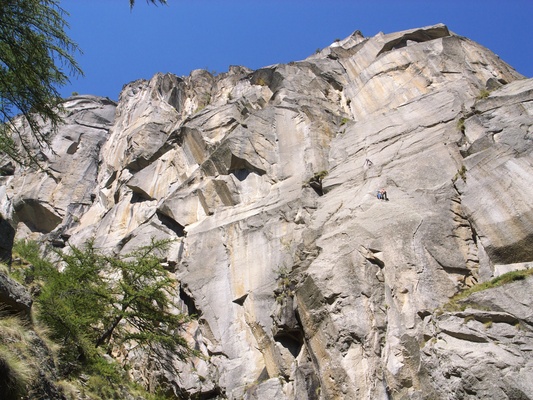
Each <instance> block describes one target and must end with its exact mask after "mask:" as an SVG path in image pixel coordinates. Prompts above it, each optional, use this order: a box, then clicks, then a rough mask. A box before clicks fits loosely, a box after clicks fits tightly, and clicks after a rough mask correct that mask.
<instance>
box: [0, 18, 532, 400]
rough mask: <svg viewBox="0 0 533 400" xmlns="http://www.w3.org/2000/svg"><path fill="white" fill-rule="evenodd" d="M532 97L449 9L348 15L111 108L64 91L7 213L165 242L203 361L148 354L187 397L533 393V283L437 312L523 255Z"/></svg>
mask: <svg viewBox="0 0 533 400" xmlns="http://www.w3.org/2000/svg"><path fill="white" fill-rule="evenodd" d="M532 104H533V80H526V79H523V77H522V76H520V75H519V74H517V73H516V72H515V71H514V70H513V69H512V68H510V67H509V66H507V65H506V64H505V63H503V62H502V61H501V60H499V59H498V57H497V56H495V55H494V54H493V53H491V52H490V51H488V50H487V49H485V48H482V47H481V46H479V45H477V44H476V43H473V42H471V41H469V40H468V39H465V38H462V37H459V36H457V35H455V34H453V33H451V32H449V31H448V29H447V27H446V26H444V25H436V26H431V27H426V28H420V29H414V30H410V31H404V32H399V33H394V34H387V35H384V34H379V35H377V36H375V37H372V38H364V37H363V36H362V35H361V34H360V33H359V32H355V33H354V34H353V35H352V36H350V37H348V38H346V39H345V40H342V41H338V42H335V43H334V44H332V45H331V46H330V47H328V48H326V49H324V50H322V51H321V52H320V53H318V54H315V55H313V56H312V57H309V58H308V59H306V60H304V61H299V62H293V63H289V64H287V65H273V66H269V67H265V68H262V69H259V70H257V71H251V70H248V69H246V68H244V67H231V68H230V70H229V71H228V72H227V73H224V74H220V75H218V76H212V75H211V74H209V73H208V72H206V71H193V72H192V73H191V75H190V76H188V77H184V78H178V77H176V76H173V75H169V74H167V75H162V74H158V75H156V76H154V77H153V78H152V79H151V80H150V81H136V82H133V83H130V84H128V85H126V86H125V88H124V89H123V91H122V93H121V96H120V99H119V102H118V105H116V110H115V104H113V103H112V102H110V101H107V100H105V99H100V98H94V97H86V96H83V97H76V98H71V99H69V100H67V102H66V104H65V108H66V110H67V116H66V121H67V122H66V125H65V126H64V127H62V128H61V129H60V131H59V132H58V134H57V136H56V137H55V138H54V142H53V149H54V150H55V153H50V154H49V155H47V157H48V158H47V163H48V166H49V170H50V172H49V173H48V174H44V173H38V172H35V171H27V170H20V169H16V170H15V171H14V172H13V173H12V174H10V175H7V176H3V177H1V178H0V179H2V181H1V183H2V185H3V186H2V187H1V188H0V195H1V196H2V197H1V199H0V210H1V212H2V218H3V219H5V220H6V221H9V222H10V223H11V225H12V226H13V227H14V228H15V229H16V238H27V237H30V238H35V239H39V240H43V241H47V240H48V241H51V242H52V244H54V245H56V246H63V245H65V243H66V242H68V243H71V244H75V245H80V244H82V243H83V242H85V241H86V240H87V239H89V238H92V237H94V238H95V239H96V244H97V245H98V246H100V247H101V248H103V249H105V250H106V251H109V252H115V253H120V252H127V251H129V250H131V249H132V248H134V247H136V246H138V245H141V244H144V243H146V241H148V240H150V238H151V237H156V238H163V237H171V238H175V239H176V241H175V246H174V247H173V248H172V249H171V251H170V252H169V254H168V260H167V261H168V262H169V264H171V265H174V266H175V274H176V276H177V278H178V279H179V281H180V284H181V289H180V293H181V296H180V299H176V301H177V302H180V303H181V305H182V308H183V310H184V311H188V312H191V313H195V314H197V315H198V316H199V318H198V321H197V322H195V323H194V324H192V325H191V327H190V335H191V340H195V341H196V346H197V348H199V349H200V350H201V351H202V352H203V353H204V354H205V356H206V357H205V358H204V359H197V360H191V361H190V362H189V363H182V362H178V361H177V360H175V361H174V362H172V363H163V362H162V361H161V360H153V363H154V365H155V366H156V369H158V370H159V372H160V374H161V379H163V380H165V381H166V382H168V383H169V384H170V386H171V387H172V388H173V389H174V391H175V392H176V393H181V395H184V393H187V395H189V396H199V397H201V398H230V399H240V398H245V399H266V398H280V399H282V398H286V399H316V398H321V399H344V398H350V399H387V398H394V399H408V398H410V399H423V398H427V399H434V398H464V399H470V398H471V399H474V398H480V397H479V396H481V397H485V398H490V397H492V398H533V388H532V387H531V386H528V385H529V383H528V382H527V379H526V378H525V377H526V376H530V375H531V374H532V373H533V359H532V358H531V354H530V353H531V352H530V350H531V345H532V344H533V342H532V335H533V334H532V332H531V321H530V320H531V315H530V313H529V312H528V311H527V307H529V306H531V303H532V299H531V298H530V297H531V296H529V297H527V296H526V297H527V298H526V299H525V300H524V299H520V298H517V297H516V296H515V297H512V298H507V297H506V292H505V291H504V290H499V291H497V290H493V291H491V292H490V293H488V292H487V293H485V294H484V296H485V297H484V298H483V299H482V300H479V301H478V300H476V301H472V303H471V304H470V303H468V305H469V306H471V308H470V309H468V310H469V311H468V310H467V311H462V312H447V313H444V314H440V313H436V312H435V310H436V309H438V308H439V307H442V306H443V305H444V304H445V303H446V302H447V301H448V299H449V298H450V297H451V296H453V295H454V294H456V293H457V292H459V291H460V290H462V289H465V288H467V287H470V286H472V285H474V284H475V283H476V282H481V281H486V280H488V279H490V278H492V277H494V276H497V275H499V274H501V273H503V272H506V271H509V270H512V269H517V268H529V267H531V266H533V246H532V244H533V207H532V205H531V204H532V203H531V201H530V199H531V197H532V196H533V192H532V191H533V189H532V187H531V185H530V184H529V183H530V182H531V181H532V179H533V154H532V149H533V146H532V144H533V127H532V125H533V108H532V107H533V106H532ZM380 188H384V189H386V191H387V194H388V199H389V200H388V201H387V200H378V199H377V198H376V191H377V190H379V189H380ZM519 285H521V286H520V290H521V291H522V292H523V293H524V294H526V293H527V292H528V290H529V291H531V286H532V281H531V279H528V280H524V281H521V282H520V283H519ZM512 290H514V289H512ZM502 302H503V303H502ZM483 304H485V306H483ZM524 305H525V306H524ZM472 307H473V308H472ZM476 307H478V309H476ZM484 307H485V308H484ZM524 307H526V308H524ZM487 309H490V310H492V311H486V310H487ZM517 309H519V310H522V311H520V312H518V311H517ZM465 321H466V322H465ZM487 321H491V324H492V325H491V327H490V328H487V327H486V323H487ZM484 324H485V325H484ZM483 327H485V328H483ZM484 329H485V330H484ZM480 361H481V362H480ZM135 373H136V374H138V376H139V377H140V379H143V377H145V376H146V374H147V373H148V372H147V371H145V370H143V369H142V368H139V369H138V370H136V371H135ZM454 396H458V397H454ZM506 396H507V397H506Z"/></svg>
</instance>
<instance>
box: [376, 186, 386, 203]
mask: <svg viewBox="0 0 533 400" xmlns="http://www.w3.org/2000/svg"><path fill="white" fill-rule="evenodd" d="M377 197H378V199H379V200H387V201H389V198H388V197H387V191H386V190H385V189H383V188H381V189H379V190H378V196H377Z"/></svg>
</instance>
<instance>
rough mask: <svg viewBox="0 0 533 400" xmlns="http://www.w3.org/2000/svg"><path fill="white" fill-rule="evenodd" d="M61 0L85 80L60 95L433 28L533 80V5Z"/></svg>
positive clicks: (478, 0) (514, 1) (522, 1)
mask: <svg viewBox="0 0 533 400" xmlns="http://www.w3.org/2000/svg"><path fill="white" fill-rule="evenodd" d="M136 3H137V4H136V5H135V7H134V8H133V10H131V11H130V9H129V1H128V0H62V1H61V6H62V7H63V8H64V9H65V10H66V11H67V12H68V13H69V14H70V16H67V18H66V19H67V21H68V22H69V24H70V29H69V30H68V33H69V36H70V37H71V38H72V39H73V40H74V41H75V42H76V43H78V45H79V46H80V47H81V49H82V50H83V54H82V55H78V56H77V60H78V62H79V63H80V65H81V67H82V69H83V70H84V72H85V77H79V78H73V79H72V80H71V84H70V85H68V86H65V87H63V88H61V89H60V92H61V94H62V95H63V96H65V97H66V96H69V95H71V93H72V92H78V93H80V94H94V95H98V96H107V97H110V98H111V99H114V100H116V99H118V95H119V93H120V90H121V88H122V86H123V85H124V84H126V83H128V82H131V81H133V80H136V79H140V78H145V79H149V78H151V77H152V76H153V75H154V74H155V73H157V72H171V73H174V74H176V75H178V76H183V75H189V73H190V71H192V70H194V69H197V68H205V69H208V70H209V71H216V72H218V73H220V72H225V71H227V70H228V67H229V66H230V65H244V66H246V67H248V68H252V69H257V68H261V67H264V66H267V65H271V64H276V63H287V62H289V61H297V60H302V59H304V58H306V57H307V56H309V55H311V54H313V53H314V52H315V51H316V49H317V48H322V47H326V46H328V45H330V44H331V43H332V42H333V41H334V40H335V39H343V38H345V37H347V36H349V35H350V34H351V33H352V32H353V31H355V30H360V31H361V32H362V33H363V35H365V36H367V37H368V36H373V35H375V34H377V33H378V32H384V33H390V32H396V31H400V30H405V29H411V28H417V27H422V26H427V25H433V24H436V23H439V22H442V23H445V24H446V25H448V27H449V28H450V30H452V31H453V32H455V33H457V34H459V35H461V36H466V37H468V38H470V39H472V40H474V41H476V42H478V43H480V44H482V45H483V46H485V47H487V48H489V49H490V50H492V51H493V52H495V53H496V54H498V55H499V56H500V58H502V59H503V60H504V61H506V62H507V63H509V64H510V65H511V66H512V67H514V68H515V69H516V70H517V71H518V72H520V73H521V74H523V75H525V76H526V77H533V34H532V30H533V0H462V1H456V0H367V1H358V0H322V1H319V0H168V5H167V6H154V5H147V4H146V1H145V0H136Z"/></svg>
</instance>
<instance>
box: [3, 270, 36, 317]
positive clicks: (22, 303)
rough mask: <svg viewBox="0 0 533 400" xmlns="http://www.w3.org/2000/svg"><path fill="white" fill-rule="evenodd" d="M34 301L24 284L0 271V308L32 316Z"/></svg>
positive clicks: (4, 310)
mask: <svg viewBox="0 0 533 400" xmlns="http://www.w3.org/2000/svg"><path fill="white" fill-rule="evenodd" d="M32 303H33V300H32V298H31V296H30V294H29V293H28V291H27V290H26V288H25V287H24V286H22V285H21V284H20V283H18V282H17V281H15V280H13V279H11V278H10V277H9V276H7V275H6V274H5V273H3V272H0V310H2V311H3V312H9V313H14V314H19V315H21V316H22V317H24V318H30V313H31V305H32Z"/></svg>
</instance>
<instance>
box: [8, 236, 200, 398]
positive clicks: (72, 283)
mask: <svg viewBox="0 0 533 400" xmlns="http://www.w3.org/2000/svg"><path fill="white" fill-rule="evenodd" d="M169 243H170V242H169V241H152V242H151V243H150V244H149V245H148V246H144V247H141V248H139V249H137V250H135V251H133V252H132V253H130V254H128V255H126V256H124V257H111V256H106V255H104V254H102V253H100V252H99V251H98V250H97V249H96V248H95V247H94V245H93V243H92V242H88V243H87V244H86V245H85V246H84V247H83V248H77V247H71V248H69V250H68V252H63V251H57V252H55V254H56V255H57V256H58V261H59V264H60V265H62V268H61V271H60V270H58V268H57V266H58V263H57V262H56V263H54V262H52V261H51V260H50V259H43V258H41V257H40V256H39V254H38V247H37V245H36V244H35V243H33V242H18V243H16V245H15V252H16V254H17V256H18V257H20V258H23V259H25V260H27V263H25V264H24V265H27V268H25V269H23V270H22V271H21V270H20V269H19V271H18V275H19V279H20V278H23V280H24V281H26V282H31V285H32V291H33V292H34V293H35V301H36V312H35V313H34V319H35V323H36V324H44V325H46V327H47V328H48V329H49V333H48V334H47V336H49V337H50V338H51V339H53V341H54V342H56V343H58V344H59V349H58V351H57V353H56V354H57V361H58V370H59V376H60V378H61V379H63V380H64V382H76V381H78V382H79V379H80V378H83V379H82V380H84V381H85V384H84V386H85V387H86V388H87V390H88V392H90V393H92V394H93V395H96V396H97V397H96V398H116V396H119V397H120V395H119V393H120V391H121V390H124V386H125V385H126V386H128V387H133V386H132V385H133V384H132V383H130V382H128V377H127V373H126V369H127V368H126V369H124V368H123V366H121V365H119V364H118V363H116V362H114V361H111V358H109V357H107V354H112V353H114V352H116V351H119V350H120V349H121V348H123V346H124V345H126V344H128V345H129V346H130V348H132V347H134V348H138V349H143V350H144V351H147V352H154V353H155V354H156V355H157V354H163V352H164V351H165V350H168V351H171V352H172V353H173V354H177V355H179V356H180V357H182V358H185V357H187V356H188V355H190V354H193V353H194V351H193V350H192V349H190V348H189V347H188V345H187V343H186V342H185V339H184V338H183V337H182V336H181V335H180V328H181V327H182V326H183V324H184V323H186V322H187V321H189V320H190V317H189V316H187V315H184V314H182V313H180V312H178V311H177V310H176V309H175V308H173V305H172V302H171V295H173V290H174V288H175V283H176V282H175V281H174V280H173V279H172V278H171V277H170V276H169V273H168V272H167V271H166V270H165V269H164V268H163V267H162V265H161V263H160V258H159V254H160V252H161V251H162V250H164V249H165V248H166V247H167V246H168V245H169ZM0 344H1V343H0ZM0 350H1V346H0ZM0 355H1V354H0ZM2 359H7V356H6V357H4V358H2ZM0 361H1V360H0ZM123 363H124V366H125V367H127V359H126V360H123ZM11 365H13V366H15V367H16V365H15V364H13V363H11ZM12 369H13V370H14V371H15V372H16V371H18V369H14V368H12ZM19 375H20V376H22V377H24V376H25V375H21V374H19ZM17 381H18V382H23V383H24V382H26V381H27V379H22V378H20V379H18V380H17ZM75 386H76V385H75ZM64 387H69V384H65V385H64ZM15 388H16V390H17V391H18V392H17V393H19V392H20V389H19V386H16V387H15ZM132 390H133V389H132ZM136 390H138V389H136ZM98 396H99V397H98ZM102 396H103V397H102ZM144 397H145V398H148V397H146V396H144Z"/></svg>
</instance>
